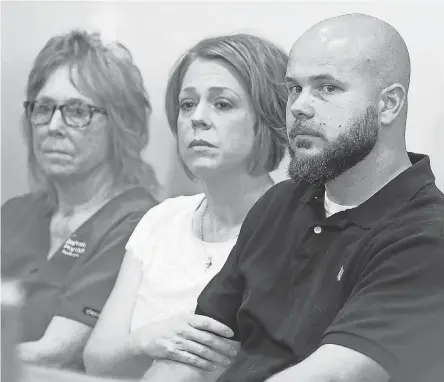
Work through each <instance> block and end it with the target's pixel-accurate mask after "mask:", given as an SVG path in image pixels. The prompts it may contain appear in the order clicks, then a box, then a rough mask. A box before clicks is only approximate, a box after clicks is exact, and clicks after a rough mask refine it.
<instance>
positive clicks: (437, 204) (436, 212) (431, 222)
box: [394, 183, 444, 236]
mask: <svg viewBox="0 0 444 382" xmlns="http://www.w3.org/2000/svg"><path fill="white" fill-rule="evenodd" d="M394 220H395V221H396V223H397V224H395V226H399V227H400V228H404V229H408V230H411V229H412V228H411V227H416V229H417V232H418V233H430V234H437V235H442V236H444V194H443V193H442V192H441V191H440V190H439V189H438V187H436V185H435V184H434V183H430V184H427V185H425V186H424V187H422V188H421V189H420V190H419V191H418V192H417V193H416V194H415V195H414V196H413V197H412V198H411V199H410V200H409V201H408V202H407V203H405V204H404V205H403V206H402V207H401V208H400V209H399V210H398V211H397V212H396V213H395V215H394Z"/></svg>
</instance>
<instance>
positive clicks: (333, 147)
mask: <svg viewBox="0 0 444 382" xmlns="http://www.w3.org/2000/svg"><path fill="white" fill-rule="evenodd" d="M290 135H291V134H290ZM377 140H378V115H377V112H376V109H375V108H374V107H373V106H368V107H367V109H366V111H365V113H364V115H363V116H362V117H360V118H359V119H358V120H356V121H354V122H353V123H352V125H351V127H350V129H348V130H347V131H345V132H343V133H342V134H341V135H339V136H338V138H336V140H335V141H334V142H333V143H331V144H330V145H328V146H327V147H326V148H325V149H324V150H322V151H321V152H320V153H319V154H317V155H313V156H307V157H305V158H299V157H297V156H296V154H295V152H294V151H293V150H292V148H291V147H290V148H289V152H290V157H291V160H290V164H289V167H288V171H287V173H288V176H289V177H290V178H291V179H293V180H294V181H295V182H301V181H305V182H308V183H310V184H313V185H321V184H325V183H326V182H328V181H330V180H333V179H335V178H337V177H338V176H339V175H341V174H342V173H343V172H345V171H347V170H348V169H350V168H352V167H353V166H355V165H356V164H358V163H359V162H360V161H362V160H363V159H364V158H365V157H366V156H367V155H368V154H370V152H371V151H372V150H373V148H374V147H375V145H376V142H377ZM301 144H302V145H303V146H305V145H304V142H301Z"/></svg>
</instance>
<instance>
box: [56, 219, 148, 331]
mask: <svg viewBox="0 0 444 382" xmlns="http://www.w3.org/2000/svg"><path fill="white" fill-rule="evenodd" d="M145 211H146V210H145ZM145 211H144V212H145ZM144 212H142V211H141V212H132V213H130V214H128V215H127V216H126V217H125V219H123V220H122V221H121V222H119V224H116V225H114V227H113V228H112V229H110V230H109V231H108V232H107V233H106V235H105V236H104V237H102V238H100V243H99V245H98V246H97V251H96V252H95V253H94V255H93V256H91V257H90V258H89V259H88V260H87V261H86V262H85V263H83V264H81V265H80V266H79V267H78V268H77V269H76V271H75V272H73V274H72V275H71V276H70V280H69V282H67V283H66V287H65V288H64V289H62V291H61V293H60V294H59V296H58V303H57V307H56V309H55V314H54V315H55V316H62V317H66V318H69V319H71V320H74V321H78V322H82V323H84V324H85V325H88V326H91V327H93V326H94V325H95V324H96V321H97V318H98V316H99V314H100V311H101V310H102V308H103V306H104V305H105V302H106V300H107V299H108V297H109V294H110V293H111V291H112V289H113V287H114V283H115V281H116V279H117V275H118V273H119V270H120V266H121V263H122V260H123V257H124V254H125V245H126V243H127V241H128V238H129V237H130V235H131V233H132V232H133V230H134V228H135V227H136V225H137V223H138V222H139V221H140V219H141V218H142V216H143V214H144Z"/></svg>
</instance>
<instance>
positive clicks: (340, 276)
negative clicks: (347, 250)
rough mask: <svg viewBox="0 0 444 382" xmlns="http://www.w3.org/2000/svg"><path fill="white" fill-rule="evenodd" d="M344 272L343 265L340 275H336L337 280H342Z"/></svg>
mask: <svg viewBox="0 0 444 382" xmlns="http://www.w3.org/2000/svg"><path fill="white" fill-rule="evenodd" d="M343 274H344V266H341V269H340V270H339V273H338V275H337V276H336V280H338V281H341V278H342V275H343Z"/></svg>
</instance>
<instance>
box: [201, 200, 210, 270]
mask: <svg viewBox="0 0 444 382" xmlns="http://www.w3.org/2000/svg"><path fill="white" fill-rule="evenodd" d="M207 208H208V202H207V201H206V198H205V207H204V209H203V211H202V212H201V214H200V240H202V242H203V241H204V233H203V229H204V215H205V212H206V211H207ZM212 265H213V257H212V256H211V255H208V260H207V262H206V263H205V267H206V269H209V268H210V267H211V266H212Z"/></svg>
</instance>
